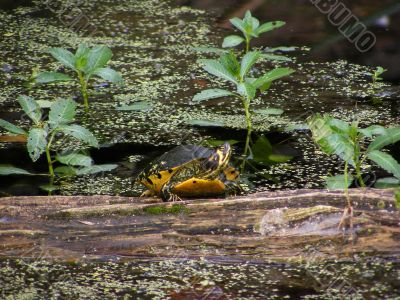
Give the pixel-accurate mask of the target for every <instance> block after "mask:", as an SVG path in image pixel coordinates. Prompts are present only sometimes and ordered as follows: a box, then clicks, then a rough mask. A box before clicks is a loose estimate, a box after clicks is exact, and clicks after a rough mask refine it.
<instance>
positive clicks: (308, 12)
mask: <svg viewBox="0 0 400 300" xmlns="http://www.w3.org/2000/svg"><path fill="white" fill-rule="evenodd" d="M326 2H329V1H321V3H326ZM334 2H335V1H330V2H329V3H334ZM178 3H181V4H182V5H189V6H192V7H195V8H201V9H205V10H207V11H210V12H214V13H215V14H217V15H218V16H219V18H218V25H219V26H220V27H223V28H230V24H229V21H228V20H229V19H230V18H232V17H240V18H242V17H243V15H244V12H245V11H246V10H247V9H249V10H251V11H252V12H253V15H254V16H256V17H257V18H258V19H260V20H261V21H273V20H282V21H285V22H286V26H285V27H283V28H281V29H279V30H277V31H274V32H271V33H268V34H265V35H263V36H261V37H260V39H259V41H257V42H256V43H255V45H257V46H282V45H287V46H292V45H306V46H308V47H310V48H311V52H310V54H309V55H308V56H307V57H306V58H305V59H311V60H314V61H335V60H338V59H345V60H348V61H350V62H353V63H357V64H361V65H367V66H371V67H375V66H382V67H384V68H385V69H388V72H387V73H386V74H385V75H384V76H383V77H384V78H385V80H389V81H393V82H399V81H400V67H399V66H398V65H397V64H396V63H395V62H396V61H398V60H399V59H400V4H399V2H398V1H396V0H385V1H371V0H355V1H349V0H346V1H338V2H337V3H343V4H344V6H345V7H346V8H348V9H349V10H350V11H351V13H352V15H353V16H355V17H356V18H357V19H358V20H360V21H361V22H362V23H363V24H364V25H365V26H366V29H367V30H368V31H371V32H372V33H373V34H374V35H375V37H376V43H375V45H374V46H373V47H372V48H371V49H370V50H369V51H367V52H360V51H357V49H356V47H355V45H354V44H353V43H351V42H349V41H348V40H347V39H346V38H345V37H344V36H343V35H342V34H341V33H340V32H339V30H338V27H340V25H333V24H331V22H329V19H328V15H327V14H324V13H321V12H320V11H319V10H318V9H317V7H315V6H314V5H313V4H312V1H309V0H249V1H243V0H221V1H204V0H180V1H178Z"/></svg>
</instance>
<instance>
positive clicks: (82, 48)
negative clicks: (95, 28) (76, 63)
mask: <svg viewBox="0 0 400 300" xmlns="http://www.w3.org/2000/svg"><path fill="white" fill-rule="evenodd" d="M89 51H90V49H89V47H88V46H87V45H86V44H84V43H83V44H80V45H79V46H78V49H77V50H76V52H75V57H76V58H81V57H85V56H87V55H88V54H89Z"/></svg>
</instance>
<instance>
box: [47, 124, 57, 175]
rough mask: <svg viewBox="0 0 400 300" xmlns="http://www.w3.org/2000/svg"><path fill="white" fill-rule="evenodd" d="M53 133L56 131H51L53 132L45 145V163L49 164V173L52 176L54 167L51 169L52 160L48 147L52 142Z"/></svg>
mask: <svg viewBox="0 0 400 300" xmlns="http://www.w3.org/2000/svg"><path fill="white" fill-rule="evenodd" d="M55 133H56V131H53V133H52V134H51V136H50V139H49V142H48V143H47V145H46V157H47V164H48V166H49V173H50V176H51V177H52V178H53V177H54V169H53V161H52V159H51V154H50V148H51V144H52V143H53V139H54V136H55Z"/></svg>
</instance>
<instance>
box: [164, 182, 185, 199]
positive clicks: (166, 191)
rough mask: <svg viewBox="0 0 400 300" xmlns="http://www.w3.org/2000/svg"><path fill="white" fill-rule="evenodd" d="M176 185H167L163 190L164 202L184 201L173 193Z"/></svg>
mask: <svg viewBox="0 0 400 300" xmlns="http://www.w3.org/2000/svg"><path fill="white" fill-rule="evenodd" d="M173 188H174V184H172V183H167V184H165V185H164V186H163V187H162V189H161V198H162V200H163V201H164V202H175V201H182V199H181V198H180V197H179V196H178V195H177V194H175V193H173V192H172V190H173Z"/></svg>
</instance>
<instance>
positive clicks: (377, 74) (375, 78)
mask: <svg viewBox="0 0 400 300" xmlns="http://www.w3.org/2000/svg"><path fill="white" fill-rule="evenodd" d="M386 71H387V70H386V69H384V68H382V67H377V68H376V70H375V71H374V73H372V74H371V75H372V85H373V86H375V84H376V83H377V82H378V81H382V80H383V78H382V77H381V75H382V74H383V73H385V72H386Z"/></svg>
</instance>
